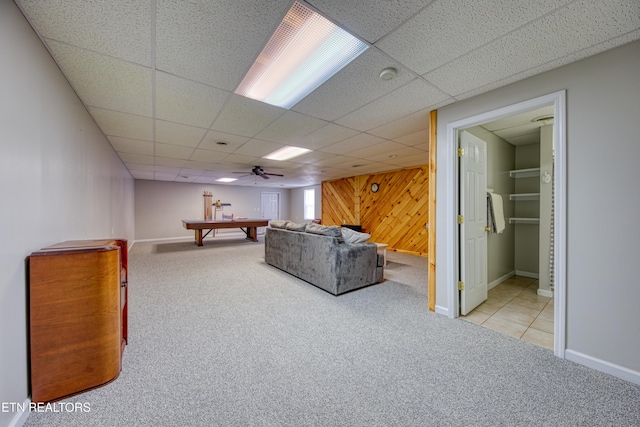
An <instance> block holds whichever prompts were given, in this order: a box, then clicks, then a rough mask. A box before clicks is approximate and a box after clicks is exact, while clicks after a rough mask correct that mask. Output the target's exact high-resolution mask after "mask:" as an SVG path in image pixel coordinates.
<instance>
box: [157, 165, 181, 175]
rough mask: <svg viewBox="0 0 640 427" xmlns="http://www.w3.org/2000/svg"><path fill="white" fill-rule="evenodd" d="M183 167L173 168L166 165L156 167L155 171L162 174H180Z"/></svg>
mask: <svg viewBox="0 0 640 427" xmlns="http://www.w3.org/2000/svg"><path fill="white" fill-rule="evenodd" d="M181 169H182V167H172V166H164V165H156V166H155V168H154V170H155V171H156V172H160V173H175V174H178V173H180V170H181Z"/></svg>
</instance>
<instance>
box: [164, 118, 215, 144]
mask: <svg viewBox="0 0 640 427" xmlns="http://www.w3.org/2000/svg"><path fill="white" fill-rule="evenodd" d="M155 126H156V141H158V142H164V143H166V144H173V145H184V146H186V147H197V146H198V144H200V141H202V138H203V137H204V134H205V133H206V132H207V130H206V129H202V128H196V127H193V126H186V125H181V124H178V123H172V122H165V121H163V120H156V121H155Z"/></svg>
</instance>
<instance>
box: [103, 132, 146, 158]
mask: <svg viewBox="0 0 640 427" xmlns="http://www.w3.org/2000/svg"><path fill="white" fill-rule="evenodd" d="M107 139H108V140H109V142H110V143H111V146H112V147H113V149H114V150H116V151H120V152H123V153H134V154H146V155H148V156H153V142H151V141H141V140H139V139H130V138H121V137H119V136H109V137H107Z"/></svg>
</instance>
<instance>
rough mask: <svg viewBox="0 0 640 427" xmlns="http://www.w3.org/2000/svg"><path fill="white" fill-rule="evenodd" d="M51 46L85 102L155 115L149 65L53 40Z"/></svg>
mask: <svg viewBox="0 0 640 427" xmlns="http://www.w3.org/2000/svg"><path fill="white" fill-rule="evenodd" d="M48 45H49V51H50V52H51V54H52V55H53V56H54V57H55V58H56V61H57V63H58V66H59V67H60V69H61V70H62V72H63V73H64V74H65V76H66V77H67V79H68V80H69V81H70V82H71V85H72V86H73V88H74V89H75V91H76V93H77V94H78V96H79V97H80V99H82V101H83V102H84V104H85V105H87V106H92V107H100V108H106V109H110V110H116V111H122V112H124V113H132V114H137V115H141V116H147V117H151V116H152V102H151V100H152V84H151V69H150V68H146V67H142V66H140V65H136V64H133V63H130V62H125V61H122V60H120V59H116V58H112V57H109V56H105V55H99V54H96V53H93V52H90V51H88V50H84V49H79V48H77V47H74V46H69V45H66V44H62V43H58V42H54V41H48Z"/></svg>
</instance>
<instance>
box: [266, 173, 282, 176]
mask: <svg viewBox="0 0 640 427" xmlns="http://www.w3.org/2000/svg"><path fill="white" fill-rule="evenodd" d="M265 175H271V176H284V175H280V174H279V173H265Z"/></svg>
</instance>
